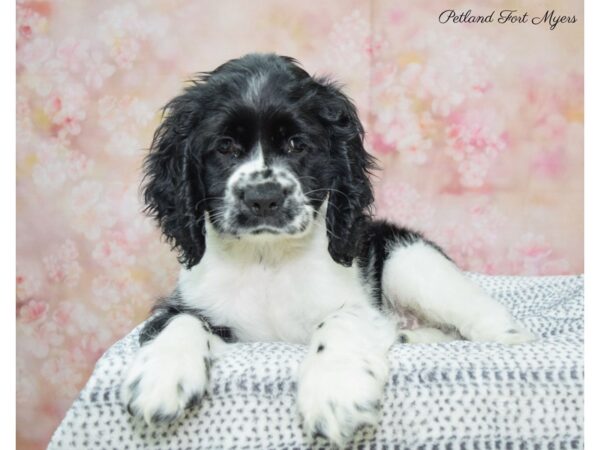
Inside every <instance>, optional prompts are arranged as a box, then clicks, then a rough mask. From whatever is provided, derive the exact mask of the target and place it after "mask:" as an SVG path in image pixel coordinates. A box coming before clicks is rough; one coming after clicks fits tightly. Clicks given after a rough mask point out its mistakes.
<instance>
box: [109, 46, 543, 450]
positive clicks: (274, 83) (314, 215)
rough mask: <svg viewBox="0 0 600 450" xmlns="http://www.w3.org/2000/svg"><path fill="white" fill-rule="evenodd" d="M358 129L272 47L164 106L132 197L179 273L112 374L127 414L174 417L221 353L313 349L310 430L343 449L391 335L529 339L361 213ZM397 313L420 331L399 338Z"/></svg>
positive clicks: (369, 196) (306, 391)
mask: <svg viewBox="0 0 600 450" xmlns="http://www.w3.org/2000/svg"><path fill="white" fill-rule="evenodd" d="M363 135H364V132H363V127H362V125H361V123H360V121H359V119H358V115H357V112H356V109H355V107H354V106H353V104H352V102H351V101H350V100H349V99H348V97H346V96H345V95H344V94H343V93H342V92H341V90H340V89H339V87H337V86H336V84H335V83H333V82H331V81H329V80H327V79H325V78H316V77H311V76H310V75H309V74H308V73H307V72H305V71H304V70H303V69H302V68H301V67H300V66H299V65H298V63H297V62H296V61H295V60H294V59H292V58H288V57H283V56H277V55H273V54H266V55H265V54H251V55H247V56H244V57H242V58H240V59H235V60H232V61H229V62H227V63H225V64H223V65H222V66H220V67H218V68H217V69H216V70H214V71H212V72H210V73H205V74H202V75H201V76H200V77H199V78H198V79H197V80H195V81H193V82H192V84H191V85H190V86H188V87H187V88H186V89H185V90H184V92H183V93H182V94H181V95H179V96H178V97H175V98H174V99H173V100H171V101H170V102H169V103H168V104H167V106H166V107H165V116H164V119H163V122H162V124H161V125H160V126H159V128H158V130H157V131H156V133H155V135H154V140H153V142H152V146H151V148H150V152H149V154H148V156H147V158H146V160H145V167H144V169H145V181H144V184H143V190H144V199H145V202H146V204H147V211H148V212H149V214H150V215H151V216H152V217H154V218H155V219H156V221H157V222H158V224H159V225H160V227H161V228H162V231H163V233H164V235H165V236H166V239H167V240H168V241H169V242H170V243H171V244H172V246H173V248H174V249H175V250H177V252H178V254H179V261H180V263H181V265H182V269H181V272H180V275H179V281H178V283H177V287H176V288H175V290H174V291H173V293H172V295H171V296H170V297H168V298H166V299H163V300H162V301H160V302H159V303H158V304H157V305H156V307H155V309H154V314H153V316H152V317H151V319H150V320H149V321H148V322H147V323H146V324H145V326H144V327H143V329H142V331H141V335H140V344H141V349H140V351H139V354H138V355H137V357H136V358H135V360H134V361H133V362H132V364H131V367H130V369H129V370H128V372H127V374H126V376H125V379H124V382H123V385H122V395H121V398H122V399H123V401H124V403H125V405H126V406H127V408H128V410H129V412H130V413H131V414H133V415H136V416H140V417H142V418H144V419H145V420H146V421H147V422H148V423H153V422H162V421H173V420H175V419H177V418H178V417H179V416H180V415H181V414H182V413H183V412H184V410H185V409H186V408H187V407H189V406H191V405H193V404H195V403H197V402H199V401H201V398H202V396H203V394H204V392H205V390H206V387H207V383H208V380H209V372H210V366H211V361H212V360H213V359H214V358H215V356H217V355H218V354H219V352H221V351H223V349H224V348H226V343H227V342H234V341H246V342H247V341H286V342H292V343H298V344H306V345H307V348H308V350H307V354H306V357H305V359H304V361H303V362H302V364H301V366H300V371H299V374H298V392H297V402H298V408H299V411H300V413H301V417H302V420H303V425H304V428H305V431H306V432H307V434H308V435H309V436H310V435H314V434H317V435H322V436H324V437H326V438H327V439H329V440H330V441H331V442H333V443H335V444H338V445H343V444H344V443H346V442H347V441H348V440H349V439H350V438H351V437H352V436H353V433H354V431H355V430H356V429H357V427H359V426H360V425H363V424H370V425H374V424H376V423H377V420H378V412H379V411H378V409H379V407H380V404H381V402H380V401H381V399H382V395H383V389H384V385H385V383H386V380H387V376H388V365H389V364H388V360H387V353H388V349H389V348H390V346H391V345H392V343H394V341H396V340H397V339H400V340H401V341H403V342H439V341H446V340H451V339H460V338H465V339H469V340H472V341H488V342H500V343H504V344H518V343H523V342H527V341H530V340H532V339H533V336H532V334H530V333H529V332H528V331H527V330H525V329H524V328H523V327H522V326H521V325H520V324H519V323H517V322H516V321H515V320H514V319H513V318H512V317H511V315H510V314H509V312H508V311H507V310H506V309H505V308H504V307H503V306H502V305H501V304H499V303H497V302H496V301H495V300H493V299H492V298H490V296H489V295H488V294H486V293H485V292H484V291H483V290H482V289H481V288H479V287H478V286H477V285H476V284H474V283H473V282H472V281H470V280H469V279H467V278H466V277H465V276H464V275H463V274H462V273H461V271H460V270H459V269H458V268H457V267H456V265H455V264H454V263H453V262H452V261H451V260H450V258H448V256H446V255H445V254H444V252H443V251H442V250H441V249H440V248H439V247H438V246H437V245H435V244H434V243H432V242H430V241H428V240H427V239H425V238H424V237H423V236H422V235H421V234H419V233H417V232H414V231H411V230H408V229H405V228H400V227H397V226H395V225H392V224H389V223H385V222H381V221H376V220H373V219H372V217H371V215H370V214H369V208H370V206H371V204H372V202H373V193H372V189H371V183H370V182H369V173H370V171H371V170H373V168H374V166H375V165H374V160H373V157H372V156H371V155H369V154H368V153H367V152H366V151H365V149H364V147H363ZM399 308H408V309H410V310H411V311H413V312H415V313H416V314H417V315H418V316H420V318H421V319H422V320H423V322H424V323H427V324H430V325H429V326H428V327H427V328H421V329H416V330H397V327H396V322H395V320H394V317H395V311H397V310H398V309H399ZM442 330H445V331H442Z"/></svg>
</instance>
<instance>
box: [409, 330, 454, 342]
mask: <svg viewBox="0 0 600 450" xmlns="http://www.w3.org/2000/svg"><path fill="white" fill-rule="evenodd" d="M398 339H399V341H400V342H402V343H406V344H433V343H436V342H451V341H456V340H460V339H461V336H460V335H459V334H458V333H455V332H449V331H446V332H444V331H442V330H440V329H439V328H433V327H421V328H415V329H412V330H400V332H399V334H398Z"/></svg>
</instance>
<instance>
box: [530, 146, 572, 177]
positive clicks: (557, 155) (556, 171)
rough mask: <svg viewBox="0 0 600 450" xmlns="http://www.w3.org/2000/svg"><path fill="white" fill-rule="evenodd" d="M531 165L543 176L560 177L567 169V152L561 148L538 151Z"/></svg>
mask: <svg viewBox="0 0 600 450" xmlns="http://www.w3.org/2000/svg"><path fill="white" fill-rule="evenodd" d="M531 166H532V169H533V171H535V172H536V173H538V174H540V175H542V176H545V177H548V178H555V177H558V176H560V175H561V174H562V173H563V172H564V170H565V152H564V151H563V149H560V148H557V149H554V150H546V151H541V152H538V153H537V155H535V157H534V159H533V162H532V164H531Z"/></svg>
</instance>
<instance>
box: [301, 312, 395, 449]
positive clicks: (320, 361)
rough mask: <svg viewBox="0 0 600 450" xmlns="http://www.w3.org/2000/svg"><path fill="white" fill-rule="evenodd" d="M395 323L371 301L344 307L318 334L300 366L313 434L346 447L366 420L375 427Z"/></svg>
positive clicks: (308, 429) (306, 414)
mask: <svg viewBox="0 0 600 450" xmlns="http://www.w3.org/2000/svg"><path fill="white" fill-rule="evenodd" d="M395 338H396V332H395V330H394V326H393V323H392V321H390V320H389V319H388V318H386V317H384V316H383V315H382V314H381V313H380V312H379V311H377V310H375V309H374V308H371V307H370V306H368V305H362V306H360V305H357V306H354V307H352V306H344V307H342V308H340V309H339V310H337V311H335V312H334V313H333V314H330V315H329V316H328V317H327V318H325V319H324V321H323V322H322V323H321V325H320V327H319V328H317V330H316V331H315V333H314V334H313V337H312V340H311V343H310V345H309V350H308V355H307V356H306V358H305V360H304V362H303V363H302V365H301V367H300V373H299V381H298V407H299V410H300V414H301V415H302V417H303V421H304V428H305V430H306V432H307V434H308V435H309V436H310V435H311V434H312V433H319V434H323V435H324V436H326V437H327V438H328V439H329V440H330V441H332V442H334V443H336V444H338V445H339V446H340V447H342V446H343V445H344V444H345V443H346V442H347V440H348V439H350V438H351V437H352V434H353V433H354V430H355V429H356V428H357V427H358V426H359V425H361V424H368V425H375V424H376V423H377V421H378V419H379V409H380V405H381V401H382V396H383V389H384V386H385V383H386V381H387V377H388V369H389V368H388V360H387V353H388V350H389V347H390V346H391V345H392V343H393V342H394V339H395Z"/></svg>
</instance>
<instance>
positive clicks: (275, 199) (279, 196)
mask: <svg viewBox="0 0 600 450" xmlns="http://www.w3.org/2000/svg"><path fill="white" fill-rule="evenodd" d="M285 197H286V192H285V190H284V189H283V188H282V187H281V185H280V184H278V183H262V184H258V185H255V186H249V187H247V188H246V189H245V190H244V196H243V200H244V203H245V204H246V206H247V207H248V209H250V211H252V213H253V214H254V215H256V216H262V217H268V216H272V215H274V214H275V213H277V211H278V210H279V209H280V208H281V206H282V205H283V202H284V200H285Z"/></svg>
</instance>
